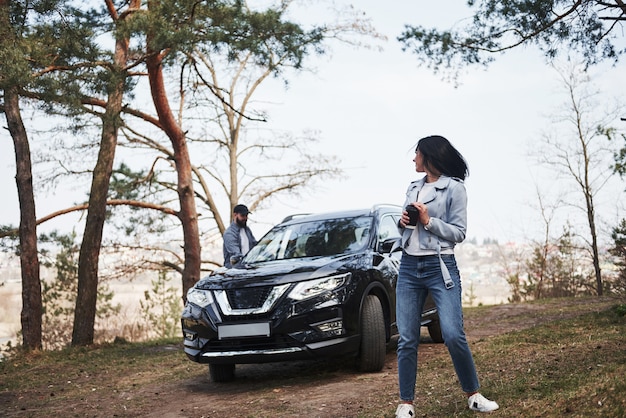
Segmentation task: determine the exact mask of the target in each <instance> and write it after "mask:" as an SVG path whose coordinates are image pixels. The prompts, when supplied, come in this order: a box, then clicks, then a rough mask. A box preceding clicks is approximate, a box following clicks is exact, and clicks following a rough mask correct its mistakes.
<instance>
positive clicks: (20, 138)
mask: <svg viewBox="0 0 626 418" xmlns="http://www.w3.org/2000/svg"><path fill="white" fill-rule="evenodd" d="M4 113H5V116H6V119H7V124H8V127H9V132H10V133H11V137H12V138H13V144H14V146H15V162H16V168H17V170H16V171H17V174H16V176H15V180H16V182H17V194H18V196H19V201H20V230H19V235H20V264H21V274H22V313H21V322H22V341H23V345H24V348H26V349H27V350H36V349H40V348H41V322H42V301H41V280H40V276H39V258H38V256H37V218H36V214H35V197H34V194H33V175H32V167H31V160H30V146H29V144H28V136H27V134H26V130H25V129H24V124H23V123H22V117H21V112H20V104H19V96H18V93H17V87H16V86H12V87H9V88H7V89H5V90H4Z"/></svg>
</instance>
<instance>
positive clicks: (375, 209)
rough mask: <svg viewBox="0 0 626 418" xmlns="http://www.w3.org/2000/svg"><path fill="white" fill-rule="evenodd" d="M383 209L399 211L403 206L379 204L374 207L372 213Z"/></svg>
mask: <svg viewBox="0 0 626 418" xmlns="http://www.w3.org/2000/svg"><path fill="white" fill-rule="evenodd" d="M383 208H390V209H398V208H401V206H400V205H394V204H391V203H377V204H375V205H374V206H372V212H375V211H377V210H380V209H383Z"/></svg>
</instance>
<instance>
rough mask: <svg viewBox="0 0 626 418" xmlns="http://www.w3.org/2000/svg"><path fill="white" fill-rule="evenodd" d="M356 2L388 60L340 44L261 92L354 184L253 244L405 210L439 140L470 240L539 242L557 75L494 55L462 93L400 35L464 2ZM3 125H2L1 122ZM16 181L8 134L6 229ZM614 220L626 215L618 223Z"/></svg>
mask: <svg viewBox="0 0 626 418" xmlns="http://www.w3.org/2000/svg"><path fill="white" fill-rule="evenodd" d="M338 3H341V2H338ZM357 4H358V7H359V8H360V9H362V10H363V11H364V12H365V13H366V14H367V15H369V16H370V17H371V18H372V20H373V25H374V27H375V28H376V29H377V30H378V31H379V32H381V33H383V34H385V35H387V37H388V38H389V40H388V41H387V42H386V43H384V44H382V45H383V47H384V50H383V51H377V50H367V49H355V48H352V47H348V46H340V45H335V46H333V48H332V51H331V54H330V55H327V56H323V57H320V58H317V59H315V60H314V61H313V62H311V64H313V66H314V67H315V70H316V71H315V73H310V72H306V73H301V74H298V75H294V76H290V77H289V81H290V88H289V89H287V90H284V89H283V88H282V87H280V86H279V85H278V84H276V85H268V86H267V87H266V88H265V90H263V94H266V95H267V98H268V100H271V101H272V102H273V103H276V105H274V106H273V107H272V109H271V113H270V114H269V124H270V125H271V127H274V128H275V129H277V130H283V131H292V132H300V131H302V130H305V129H315V130H318V131H320V137H321V140H322V141H321V143H320V146H321V147H323V151H324V152H325V153H330V154H335V155H337V156H339V157H340V159H341V161H342V165H343V168H344V170H345V172H346V176H345V178H344V179H341V180H337V181H334V182H327V183H325V184H324V185H323V187H320V188H318V189H317V190H315V191H313V192H312V193H311V194H310V195H306V196H303V197H302V198H301V199H298V200H290V199H288V198H282V199H280V200H277V201H275V202H274V205H273V206H272V208H271V209H267V210H262V211H258V212H256V213H254V214H252V215H251V218H250V223H251V226H252V228H253V230H254V231H255V233H256V234H257V238H258V237H259V236H260V235H261V234H262V233H264V232H265V231H266V230H267V229H268V228H269V227H270V226H271V225H272V224H274V223H276V222H278V221H280V219H282V217H284V216H286V215H287V214H290V213H293V212H305V211H306V212H318V211H328V210H336V209H344V208H346V209H347V208H356V207H366V206H370V205H372V204H375V203H393V204H398V205H399V204H402V203H403V201H404V193H405V191H406V188H407V186H408V184H409V182H410V181H412V180H414V179H416V178H418V177H419V175H418V174H417V173H415V171H414V164H413V162H412V158H413V156H414V153H413V149H414V145H415V143H416V141H417V140H418V139H419V138H421V137H423V136H426V135H431V134H440V135H443V136H446V137H447V138H448V139H450V140H451V141H452V143H453V144H454V145H455V146H456V147H457V148H458V149H459V151H461V153H462V154H463V155H464V156H465V157H466V159H467V161H468V163H469V166H470V176H469V177H468V179H467V182H466V185H467V190H468V193H469V229H468V237H470V238H471V237H477V238H478V239H483V238H496V239H498V240H499V241H500V242H506V241H509V240H521V239H527V238H532V237H536V236H537V228H538V227H540V223H539V224H538V215H537V213H536V209H534V208H533V207H534V206H536V203H535V202H536V195H535V183H536V182H539V183H545V184H548V182H550V181H552V179H551V178H547V177H543V176H545V174H543V173H541V172H540V171H538V170H537V169H536V168H535V167H533V165H532V161H529V158H528V157H527V152H528V150H529V148H532V147H533V146H534V145H533V144H535V143H536V142H537V141H539V140H540V137H541V135H542V134H543V133H544V132H546V131H549V130H550V118H549V115H550V114H553V113H554V112H555V111H556V110H558V108H559V106H560V105H561V103H563V102H565V100H566V97H565V96H564V95H563V94H562V93H561V92H560V89H561V87H562V86H561V84H560V83H559V81H558V76H557V73H556V72H555V71H554V70H553V69H551V68H550V67H549V66H548V65H547V64H546V63H545V62H544V60H543V57H542V56H541V55H540V54H539V52H538V51H537V50H536V49H532V48H528V49H519V50H514V51H511V52H510V53H507V54H505V55H502V56H500V57H498V58H497V60H496V62H495V63H493V64H491V65H490V66H489V68H488V69H487V70H483V69H482V68H470V69H469V70H468V72H467V73H465V74H464V75H462V77H461V79H460V81H461V84H460V85H459V86H458V87H456V88H455V86H453V85H452V84H449V83H446V82H444V81H442V80H441V77H440V76H438V75H434V74H432V73H431V72H430V71H429V70H428V69H425V68H420V67H418V62H417V59H416V58H415V56H413V55H411V54H410V53H406V52H402V51H401V45H400V44H399V43H398V42H397V41H396V37H397V36H398V35H399V34H400V33H401V31H402V29H403V25H404V24H406V23H414V24H422V25H425V26H430V25H436V26H439V27H441V28H447V27H450V26H451V25H453V24H455V23H456V22H458V19H460V18H461V17H469V16H470V12H469V11H467V9H466V8H465V1H456V0H455V1H446V2H433V1H409V0H406V1H393V2H381V1H379V0H360V1H359V2H357ZM451 10H453V11H454V13H450V11H451ZM621 67H623V65H622V66H621ZM595 73H597V74H598V75H597V76H594V80H595V81H596V84H597V87H598V89H601V90H603V91H605V92H606V94H607V97H608V95H610V96H611V97H613V96H617V97H626V83H624V77H623V75H624V71H623V68H620V67H618V68H611V67H610V66H608V65H604V66H602V67H600V68H598V69H597V70H594V74H595ZM623 123H624V124H626V122H623ZM2 125H3V127H5V126H6V122H5V120H4V119H3V120H2ZM14 176H15V162H14V152H13V144H12V141H11V139H10V137H9V135H8V132H7V131H6V129H3V130H2V132H0V192H2V195H3V196H4V202H3V204H2V205H0V217H1V218H0V219H2V221H0V224H6V223H13V224H17V223H18V222H19V209H18V208H19V206H18V202H17V192H16V187H15V179H14ZM623 189H624V187H621V188H620V187H618V188H617V189H616V190H615V191H614V192H613V193H612V194H611V195H612V199H613V201H611V199H607V200H606V201H604V202H603V204H604V205H606V207H605V208H604V210H605V212H602V213H604V214H606V216H607V217H613V218H616V217H617V216H621V217H623V216H624V212H623V209H624V208H623V207H620V201H623V200H624V199H623V197H624V195H623V193H622V192H623ZM72 196H74V197H72ZM84 196H85V191H80V195H79V196H76V193H75V191H74V192H73V193H72V192H69V191H64V190H62V189H60V190H58V191H57V192H56V196H54V195H52V194H50V193H45V194H44V193H39V194H38V195H37V198H38V201H37V204H38V212H37V214H38V216H43V215H45V214H47V213H49V212H50V211H52V210H56V209H60V208H62V207H65V206H69V205H71V204H72V203H73V202H75V201H78V200H82V199H83V198H84ZM242 203H246V202H242ZM618 210H621V211H622V212H621V215H619V214H616V213H615V212H616V211H618ZM533 211H535V212H533Z"/></svg>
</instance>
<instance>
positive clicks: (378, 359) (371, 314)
mask: <svg viewBox="0 0 626 418" xmlns="http://www.w3.org/2000/svg"><path fill="white" fill-rule="evenodd" d="M386 348H387V347H386V334H385V316H384V315H383V308H382V305H381V304H380V300H379V299H378V298H377V297H376V296H374V295H368V296H367V297H366V298H365V301H364V302H363V310H362V312H361V349H360V352H359V358H358V366H359V370H361V371H363V372H378V371H380V370H382V368H383V366H384V365H385V354H386V351H387V349H386Z"/></svg>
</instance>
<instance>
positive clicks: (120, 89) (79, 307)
mask: <svg viewBox="0 0 626 418" xmlns="http://www.w3.org/2000/svg"><path fill="white" fill-rule="evenodd" d="M127 58H128V39H118V40H117V41H116V43H115V65H114V68H115V70H114V71H116V72H117V73H118V74H117V77H114V79H115V80H116V81H115V84H114V85H113V86H111V90H110V93H109V96H108V100H107V105H106V110H105V113H104V117H103V119H102V136H101V140H100V150H99V152H98V161H97V162H96V166H95V168H94V172H93V179H92V183H91V192H90V194H89V209H88V210H87V219H86V221H85V232H84V234H83V242H82V245H81V247H80V254H79V256H78V295H77V297H76V309H75V311H74V328H73V330H72V345H73V346H85V345H90V344H92V343H93V339H94V328H95V319H96V303H97V299H98V262H99V259H100V249H101V246H102V233H103V229H104V221H105V218H106V207H107V197H108V192H109V183H110V180H111V173H112V172H113V161H114V159H115V148H116V146H117V135H118V131H119V127H120V114H121V112H122V101H123V98H124V86H125V80H126V71H125V70H124V67H125V65H126V62H127Z"/></svg>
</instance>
